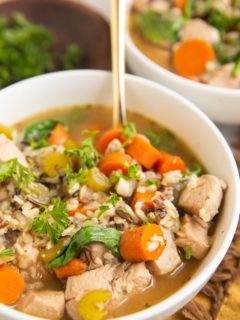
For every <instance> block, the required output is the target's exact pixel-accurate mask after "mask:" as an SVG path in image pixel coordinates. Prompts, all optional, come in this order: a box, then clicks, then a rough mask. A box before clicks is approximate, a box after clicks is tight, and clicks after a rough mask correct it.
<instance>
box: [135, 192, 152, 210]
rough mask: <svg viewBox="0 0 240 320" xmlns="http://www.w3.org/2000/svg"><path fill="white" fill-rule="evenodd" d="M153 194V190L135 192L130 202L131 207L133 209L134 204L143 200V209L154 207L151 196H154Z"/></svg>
mask: <svg viewBox="0 0 240 320" xmlns="http://www.w3.org/2000/svg"><path fill="white" fill-rule="evenodd" d="M154 195H155V192H153V191H147V192H144V193H141V192H136V193H135V195H134V197H133V200H132V203H131V207H132V209H134V207H135V204H136V203H137V202H138V201H141V202H143V207H142V209H143V210H145V209H153V208H154V203H153V201H152V198H153V197H154Z"/></svg>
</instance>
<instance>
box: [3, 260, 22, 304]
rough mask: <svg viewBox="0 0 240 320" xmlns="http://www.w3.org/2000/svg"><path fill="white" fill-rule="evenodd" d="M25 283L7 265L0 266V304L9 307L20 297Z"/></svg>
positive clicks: (20, 276) (17, 273)
mask: <svg viewBox="0 0 240 320" xmlns="http://www.w3.org/2000/svg"><path fill="white" fill-rule="evenodd" d="M24 288H25V282H24V279H23V277H22V275H21V274H20V273H19V272H18V271H17V270H15V269H14V268H12V267H10V266H9V265H7V264H4V265H1V266H0V302H1V303H4V304H7V305H11V304H13V303H15V302H16V301H17V300H18V299H19V298H20V297H21V295H22V293H23V291H24Z"/></svg>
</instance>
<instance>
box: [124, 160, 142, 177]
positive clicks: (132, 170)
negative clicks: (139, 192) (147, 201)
mask: <svg viewBox="0 0 240 320" xmlns="http://www.w3.org/2000/svg"><path fill="white" fill-rule="evenodd" d="M125 166H126V168H127V169H128V174H127V177H126V178H128V179H135V180H139V179H140V178H141V174H140V168H139V165H138V164H129V163H128V162H126V163H125Z"/></svg>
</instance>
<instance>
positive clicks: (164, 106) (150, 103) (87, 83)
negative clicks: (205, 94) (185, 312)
mask: <svg viewBox="0 0 240 320" xmlns="http://www.w3.org/2000/svg"><path fill="white" fill-rule="evenodd" d="M126 96H127V106H128V107H129V109H130V110H133V111H136V112H138V113H141V114H143V115H145V116H147V117H148V118H150V119H152V120H154V121H157V122H159V123H160V124H163V125H164V126H166V127H167V128H169V129H170V130H172V131H173V132H174V133H175V134H177V136H178V137H179V138H181V139H182V140H183V141H184V142H185V143H186V144H187V145H188V146H189V148H190V149H191V150H192V151H193V152H194V153H195V155H196V156H197V158H198V159H199V160H200V161H202V163H203V164H204V165H205V167H206V169H207V170H208V171H209V172H211V173H213V174H215V175H217V176H219V177H220V178H222V179H224V180H225V181H226V182H227V184H228V190H227V192H226V195H225V200H224V205H223V207H222V210H221V215H220V219H219V222H218V225H217V229H216V234H215V239H214V242H213V245H212V248H211V250H210V252H209V253H208V255H207V256H206V258H205V259H204V260H203V261H202V262H201V264H200V266H199V268H198V269H197V271H196V273H195V274H194V276H193V277H192V278H191V279H190V280H189V281H188V282H187V283H186V284H184V285H183V287H182V288H181V289H180V290H178V291H177V292H176V293H174V294H173V295H172V296H170V297H169V298H167V299H165V300H164V301H162V302H161V303H159V304H157V305H154V306H153V307H151V308H149V309H147V310H144V311H141V312H139V313H136V314H131V315H129V316H126V317H123V318H119V319H118V320H120V319H121V320H146V319H151V320H161V319H165V318H167V317H169V316H170V315H171V314H173V313H175V312H176V311H177V310H179V309H180V308H181V307H182V306H183V305H184V304H186V303H187V302H188V301H189V300H190V299H191V298H193V297H194V295H196V294H197V292H198V291H199V290H200V289H201V288H202V287H203V285H204V284H205V283H206V282H207V281H208V279H209V278H210V277H211V275H212V274H213V273H214V271H215V270H216V268H217V266H218V265H219V263H220V262H221V260H222V259H223V257H224V255H225V254H226V252H227V249H228V247H229V246H230V244H231V241H232V238H233V235H234V232H235V229H236V226H237V222H238V213H239V209H240V208H239V207H240V204H239V190H240V186H239V179H238V171H237V167H236V164H235V161H234V159H233V156H232V153H231V151H230V149H229V147H228V145H227V143H226V141H225V140H224V138H223V136H222V135H221V133H220V132H219V131H218V129H217V128H216V127H215V125H214V124H213V123H212V122H211V121H210V120H209V119H208V118H207V117H206V116H205V115H204V114H203V113H202V112H201V111H200V110H199V109H197V108H196V107H194V105H193V104H192V103H190V102H188V101H187V100H186V99H185V98H182V97H181V96H179V95H178V94H176V93H174V92H172V91H170V90H169V89H167V88H165V87H162V86H160V85H158V84H156V83H154V82H151V81H149V80H145V79H142V78H139V77H136V76H131V75H127V76H126ZM111 102H112V97H111V74H110V73H108V72H104V71H86V70H82V71H66V72H59V73H53V74H48V75H43V76H39V77H36V78H32V79H28V80H25V81H22V82H19V83H17V84H14V85H12V86H10V87H8V88H6V89H3V90H1V91H0V106H1V107H0V118H1V122H4V123H5V124H7V125H8V124H12V123H14V122H16V121H20V120H21V119H23V118H24V117H27V116H30V115H32V114H35V113H37V112H40V111H44V110H48V109H49V108H53V107H57V106H64V105H74V104H84V103H93V104H94V103H97V104H106V105H111ZM0 319H4V320H13V319H14V320H30V319H32V320H33V319H37V318H34V317H31V316H28V315H26V314H23V313H20V312H18V311H15V310H12V309H10V308H8V307H6V306H4V305H0Z"/></svg>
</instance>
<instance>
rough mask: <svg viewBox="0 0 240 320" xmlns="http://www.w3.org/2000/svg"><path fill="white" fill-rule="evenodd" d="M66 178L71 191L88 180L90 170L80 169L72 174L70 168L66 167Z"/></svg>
mask: <svg viewBox="0 0 240 320" xmlns="http://www.w3.org/2000/svg"><path fill="white" fill-rule="evenodd" d="M65 173H66V178H67V181H68V186H69V189H72V188H73V187H74V186H75V184H76V183H79V184H80V185H81V184H84V183H86V182H87V180H88V170H86V169H82V168H80V169H79V171H78V172H72V171H71V170H70V167H69V166H66V167H65Z"/></svg>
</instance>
